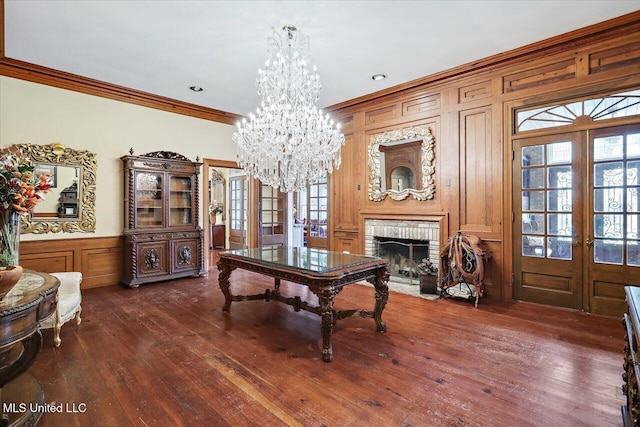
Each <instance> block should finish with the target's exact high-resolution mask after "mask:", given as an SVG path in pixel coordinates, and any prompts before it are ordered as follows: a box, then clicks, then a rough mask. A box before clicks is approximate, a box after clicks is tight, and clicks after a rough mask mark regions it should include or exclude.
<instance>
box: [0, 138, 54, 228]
mask: <svg viewBox="0 0 640 427" xmlns="http://www.w3.org/2000/svg"><path fill="white" fill-rule="evenodd" d="M50 187H51V184H50V183H49V174H43V175H41V176H35V173H34V165H33V164H31V162H30V161H29V159H27V158H25V157H23V155H22V153H21V152H20V151H19V150H18V149H16V148H13V147H5V148H2V149H1V150H0V213H3V212H7V211H9V210H12V211H13V212H15V213H17V214H19V215H27V214H30V213H31V212H33V209H34V208H35V207H36V205H37V204H38V202H39V201H40V200H42V199H44V194H45V193H47V192H48V191H49V188H50Z"/></svg>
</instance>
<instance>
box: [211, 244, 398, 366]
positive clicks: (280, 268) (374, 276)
mask: <svg viewBox="0 0 640 427" xmlns="http://www.w3.org/2000/svg"><path fill="white" fill-rule="evenodd" d="M236 268H240V269H243V270H248V271H253V272H257V273H261V274H264V275H267V276H271V277H273V278H275V281H274V289H273V290H271V289H267V290H266V291H265V292H264V293H263V294H257V295H232V294H231V291H230V290H229V287H230V282H229V278H230V276H231V272H232V271H233V270H235V269H236ZM218 270H220V275H219V277H218V281H219V284H220V289H221V290H222V293H223V294H224V306H223V307H222V311H223V312H225V313H228V312H229V310H230V308H231V302H232V301H245V300H265V301H271V300H276V301H280V302H284V303H285V304H289V305H291V306H293V308H294V310H295V311H300V310H305V311H310V312H312V313H315V314H317V315H319V316H321V318H322V325H321V331H322V360H324V361H325V362H330V361H331V359H332V357H333V351H332V348H331V334H332V332H333V325H335V324H336V322H337V321H338V320H340V319H344V318H346V317H352V316H359V317H364V318H373V319H374V320H375V322H376V330H377V331H379V332H385V331H386V330H387V326H386V325H385V324H384V322H383V321H382V310H384V307H385V305H386V304H387V299H388V298H389V289H388V287H387V282H388V281H389V262H388V261H387V260H385V259H381V258H376V257H368V256H362V255H352V254H345V253H340V252H331V251H326V250H323V249H310V248H300V247H288V246H271V247H264V248H256V249H238V250H232V251H227V252H222V253H220V261H218ZM281 280H286V281H290V282H295V283H299V284H302V285H305V286H307V287H308V288H309V289H310V290H311V292H313V293H314V294H316V295H317V296H318V303H319V304H318V305H317V306H312V305H310V304H308V303H307V302H306V301H302V300H301V299H300V297H298V296H295V297H286V296H282V295H281V294H280V281H281ZM362 280H366V281H368V282H370V283H372V284H373V286H374V288H375V306H374V309H373V311H368V310H364V309H356V310H341V311H337V310H334V308H333V302H334V298H335V296H336V295H338V294H339V293H340V291H341V290H342V288H343V287H344V286H346V285H348V284H351V283H355V282H359V281H362Z"/></svg>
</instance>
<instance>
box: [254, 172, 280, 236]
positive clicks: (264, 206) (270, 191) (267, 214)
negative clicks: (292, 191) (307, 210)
mask: <svg viewBox="0 0 640 427" xmlns="http://www.w3.org/2000/svg"><path fill="white" fill-rule="evenodd" d="M258 197H259V200H260V205H259V206H258V215H259V218H258V230H259V234H258V239H259V240H258V244H259V246H274V245H286V242H287V218H286V214H287V197H286V194H285V193H282V192H281V191H280V190H279V189H275V188H273V187H271V186H269V185H266V184H263V183H260V190H259V194H258Z"/></svg>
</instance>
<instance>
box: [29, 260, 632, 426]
mask: <svg viewBox="0 0 640 427" xmlns="http://www.w3.org/2000/svg"><path fill="white" fill-rule="evenodd" d="M231 280H232V285H231V286H232V290H233V289H237V288H238V287H241V286H242V287H252V288H256V290H258V289H262V288H264V286H266V285H270V284H271V281H270V280H269V279H267V278H264V277H262V276H259V275H255V274H250V273H243V272H241V271H237V270H236V271H234V273H233V274H232V275H231ZM282 289H283V291H286V292H288V293H291V294H298V295H301V296H304V297H305V298H313V296H312V295H311V294H309V293H308V292H306V291H305V289H304V288H301V287H299V286H298V285H290V284H286V283H283V286H282ZM373 301H374V300H373V289H372V288H369V287H366V286H360V285H351V286H348V287H347V288H345V290H343V292H342V293H340V295H339V296H338V297H337V299H336V303H337V306H338V308H349V307H354V308H368V309H371V308H372V307H373ZM222 303H223V297H222V293H221V291H220V289H219V288H218V285H217V270H216V269H215V267H214V269H212V270H211V271H210V273H209V275H208V276H207V277H202V278H193V279H184V280H175V281H170V282H164V283H158V284H149V285H143V286H141V287H140V288H138V289H125V288H121V287H107V288H97V289H89V290H86V291H84V292H83V303H82V307H83V312H82V314H83V321H82V324H81V325H79V326H76V325H75V323H74V322H73V321H71V322H69V323H67V324H66V325H64V326H63V328H62V334H61V338H62V345H61V346H60V347H59V348H54V347H53V345H52V333H51V330H45V331H43V336H44V347H43V349H42V351H41V353H40V355H39V356H38V358H37V359H36V362H35V363H34V365H33V366H32V367H31V368H30V369H29V371H28V372H29V373H30V374H31V375H33V376H34V377H35V378H37V379H38V380H39V381H41V382H42V383H43V385H44V390H45V398H46V401H47V402H48V403H52V404H60V403H63V404H68V405H74V404H75V407H82V408H83V406H82V405H80V404H85V405H86V411H85V412H83V413H45V414H44V416H43V417H42V419H41V421H40V424H39V425H40V426H72V425H76V426H181V425H185V426H224V425H229V426H243V425H248V426H255V425H260V426H279V425H305V426H408V425H411V426H440V425H443V426H462V425H468V426H488V425H492V426H607V425H613V426H618V425H621V424H622V421H621V415H620V406H621V405H622V404H623V403H624V397H623V395H622V391H621V385H622V379H621V375H622V362H623V346H624V340H623V338H624V330H623V327H622V324H621V321H620V319H616V318H607V317H599V316H595V315H590V314H585V313H581V312H575V311H569V310H563V309H554V308H549V307H544V306H539V305H534V304H527V303H512V302H503V301H498V300H495V299H491V298H490V297H489V298H487V299H484V300H482V301H481V302H480V304H479V306H478V308H477V309H475V308H473V305H472V304H469V303H467V302H462V301H456V300H438V301H428V300H424V299H421V298H416V297H411V296H407V295H402V294H397V293H391V294H390V297H389V303H388V305H387V308H386V309H385V311H384V314H383V320H384V321H385V322H386V323H387V332H386V333H378V332H375V324H374V322H373V320H372V319H361V318H349V319H344V320H342V321H340V322H338V324H337V326H336V327H335V329H334V335H333V339H332V342H333V352H334V358H333V362H331V363H325V362H323V361H322V360H321V358H320V347H321V345H322V343H321V334H320V319H319V317H318V316H316V315H314V314H311V313H306V312H298V313H296V312H294V311H293V309H292V307H290V306H287V305H284V304H281V303H278V302H265V301H245V302H235V303H233V304H232V305H231V313H230V315H225V314H223V313H222V312H221V307H222Z"/></svg>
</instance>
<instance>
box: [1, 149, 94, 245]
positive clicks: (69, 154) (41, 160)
mask: <svg viewBox="0 0 640 427" xmlns="http://www.w3.org/2000/svg"><path fill="white" fill-rule="evenodd" d="M14 147H15V148H16V149H18V150H19V151H20V152H21V153H22V154H23V155H24V156H25V157H27V158H29V159H30V161H31V163H32V164H33V165H34V166H35V170H36V171H38V170H41V171H42V172H46V173H49V174H50V175H51V184H52V188H51V190H50V191H49V192H48V193H47V194H46V195H45V197H46V199H45V200H44V201H42V202H40V203H39V204H38V205H37V206H36V207H35V209H34V211H33V213H32V214H31V215H27V216H24V217H23V219H22V225H21V227H20V231H21V232H22V233H34V234H45V233H59V232H61V231H62V232H65V233H75V232H85V233H89V232H93V231H95V228H96V212H95V211H96V207H95V206H96V171H97V165H98V163H97V160H96V155H95V154H94V153H92V152H90V151H85V150H73V149H71V148H68V147H65V146H64V145H63V144H62V143H59V142H54V143H52V144H49V145H36V144H15V145H14Z"/></svg>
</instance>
